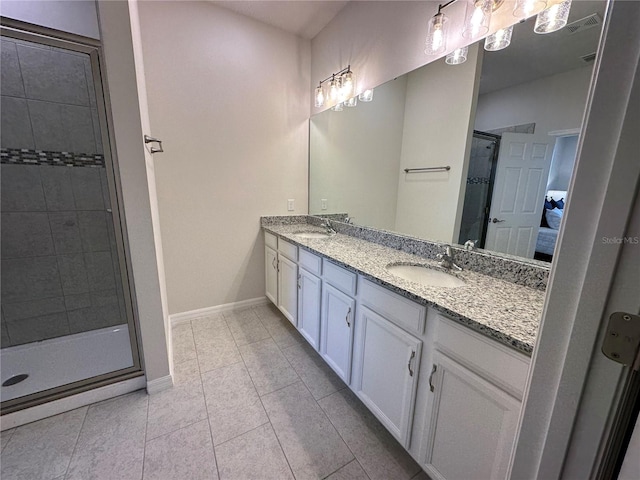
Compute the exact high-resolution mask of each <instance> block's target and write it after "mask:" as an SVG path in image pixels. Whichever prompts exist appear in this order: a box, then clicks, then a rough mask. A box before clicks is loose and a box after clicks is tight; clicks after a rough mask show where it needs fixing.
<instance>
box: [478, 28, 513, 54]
mask: <svg viewBox="0 0 640 480" xmlns="http://www.w3.org/2000/svg"><path fill="white" fill-rule="evenodd" d="M512 33H513V25H511V26H510V27H507V28H501V29H500V30H498V31H497V32H495V33H492V34H491V35H489V36H488V37H487V38H485V39H484V49H485V50H487V51H488V52H495V51H498V50H502V49H503V48H507V47H508V46H509V44H510V43H511V35H512Z"/></svg>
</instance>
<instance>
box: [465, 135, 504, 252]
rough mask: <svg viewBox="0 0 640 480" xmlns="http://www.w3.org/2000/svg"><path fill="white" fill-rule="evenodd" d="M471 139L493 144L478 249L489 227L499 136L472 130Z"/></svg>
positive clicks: (482, 243)
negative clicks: (475, 138) (474, 138)
mask: <svg viewBox="0 0 640 480" xmlns="http://www.w3.org/2000/svg"><path fill="white" fill-rule="evenodd" d="M472 136H473V137H477V138H481V139H483V140H488V141H490V142H493V144H494V145H493V156H492V158H491V172H490V173H489V188H488V189H487V199H486V202H485V207H484V217H483V218H484V220H483V222H482V230H481V231H480V239H479V240H480V242H479V243H480V245H478V248H484V242H485V241H486V240H487V228H488V226H489V212H490V211H491V201H492V200H493V184H494V183H495V180H496V170H497V169H498V152H499V150H500V140H501V138H502V137H501V136H500V135H496V134H494V133H487V132H481V131H480V130H474V131H473V134H472Z"/></svg>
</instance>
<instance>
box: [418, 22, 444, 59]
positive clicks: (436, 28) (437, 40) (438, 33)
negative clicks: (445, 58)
mask: <svg viewBox="0 0 640 480" xmlns="http://www.w3.org/2000/svg"><path fill="white" fill-rule="evenodd" d="M447 30H448V28H447V17H446V16H445V14H444V13H437V14H436V15H434V16H433V18H431V19H430V20H429V25H428V26H427V40H426V43H425V49H424V53H426V54H427V55H437V54H438V53H442V52H444V51H445V49H446V48H447Z"/></svg>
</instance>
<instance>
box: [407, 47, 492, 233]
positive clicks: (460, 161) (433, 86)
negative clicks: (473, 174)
mask: <svg viewBox="0 0 640 480" xmlns="http://www.w3.org/2000/svg"><path fill="white" fill-rule="evenodd" d="M480 54H481V51H479V50H478V47H477V45H474V46H472V47H471V48H470V49H469V55H468V59H467V61H466V62H465V63H463V64H462V65H457V66H455V67H451V66H450V65H447V64H445V63H444V61H442V60H440V61H438V62H434V63H431V64H429V65H427V66H426V67H423V68H421V69H419V70H416V71H414V72H411V73H410V74H409V76H408V82H407V98H406V106H405V115H404V133H403V139H402V156H401V163H400V169H401V170H404V169H405V168H421V167H440V166H446V165H448V166H450V167H451V170H449V171H448V172H425V173H408V174H405V173H404V172H402V173H401V174H400V178H399V183H398V211H397V214H396V226H395V230H396V231H399V232H403V233H406V234H408V235H412V236H415V237H420V238H428V239H431V240H438V241H443V242H457V241H458V232H459V229H460V220H461V216H462V207H463V201H462V200H463V198H464V192H465V187H466V178H467V170H468V166H469V152H470V148H471V138H472V137H471V130H472V123H473V120H472V119H473V118H474V109H475V103H476V98H477V91H478V85H479V83H478V79H479V76H480V70H481V65H482V60H481V58H482V57H481V55H480Z"/></svg>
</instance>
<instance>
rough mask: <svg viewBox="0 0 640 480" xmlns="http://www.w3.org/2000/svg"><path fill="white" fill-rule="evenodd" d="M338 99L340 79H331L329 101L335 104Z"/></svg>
mask: <svg viewBox="0 0 640 480" xmlns="http://www.w3.org/2000/svg"><path fill="white" fill-rule="evenodd" d="M339 98H340V79H339V78H335V77H333V78H332V79H331V81H330V82H329V100H331V101H332V102H337V101H338V100H339Z"/></svg>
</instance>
